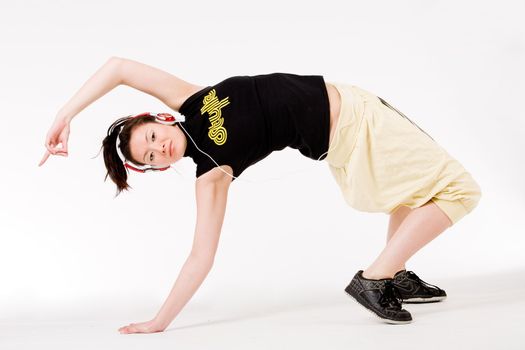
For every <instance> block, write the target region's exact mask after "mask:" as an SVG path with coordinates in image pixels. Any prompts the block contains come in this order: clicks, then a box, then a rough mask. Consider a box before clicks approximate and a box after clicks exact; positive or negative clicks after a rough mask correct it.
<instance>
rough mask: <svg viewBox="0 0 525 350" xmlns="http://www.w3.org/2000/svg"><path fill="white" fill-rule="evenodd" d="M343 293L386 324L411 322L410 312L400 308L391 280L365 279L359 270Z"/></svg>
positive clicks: (397, 295)
mask: <svg viewBox="0 0 525 350" xmlns="http://www.w3.org/2000/svg"><path fill="white" fill-rule="evenodd" d="M345 292H346V293H347V294H348V295H350V296H351V297H352V298H354V299H355V300H356V301H357V302H358V303H359V304H361V305H363V306H364V307H366V308H367V309H368V310H369V311H371V312H373V313H374V314H376V315H377V316H378V317H379V318H381V319H382V320H383V321H385V322H387V323H394V324H403V323H410V322H411V321H412V316H411V315H410V312H408V311H407V310H405V309H402V308H401V302H400V298H399V294H398V292H397V290H396V287H395V286H394V284H393V283H392V278H383V279H379V280H372V279H367V278H364V277H363V271H362V270H359V271H358V272H357V273H356V274H355V276H354V278H353V279H352V281H350V284H349V285H348V286H347V287H346V288H345Z"/></svg>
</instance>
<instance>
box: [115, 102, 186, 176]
mask: <svg viewBox="0 0 525 350" xmlns="http://www.w3.org/2000/svg"><path fill="white" fill-rule="evenodd" d="M145 115H149V116H152V117H155V121H156V122H157V123H160V124H164V125H175V124H176V123H179V122H183V121H185V118H184V116H183V115H181V116H180V117H178V118H175V117H174V116H172V115H171V114H169V113H150V112H145V113H141V114H137V115H134V116H130V117H128V119H127V120H126V122H128V121H129V120H131V119H134V118H138V117H143V116H145ZM126 122H124V123H123V124H122V125H120V129H119V131H118V135H117V141H116V146H117V147H116V148H117V154H118V156H119V158H120V160H121V161H122V164H124V167H126V168H127V169H131V170H134V171H137V172H139V173H145V172H146V171H148V170H151V171H164V170H168V169H169V168H170V167H171V166H167V167H156V166H153V165H151V166H150V165H143V166H140V165H137V164H133V163H132V162H131V161H129V160H127V159H126V157H124V155H123V154H122V151H121V150H120V132H121V131H122V128H123V127H124V125H125V124H126Z"/></svg>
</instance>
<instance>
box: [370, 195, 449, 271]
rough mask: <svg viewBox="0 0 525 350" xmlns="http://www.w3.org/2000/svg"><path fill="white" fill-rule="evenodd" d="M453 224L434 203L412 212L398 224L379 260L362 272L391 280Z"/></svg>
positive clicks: (429, 202)
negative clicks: (409, 260) (414, 256)
mask: <svg viewBox="0 0 525 350" xmlns="http://www.w3.org/2000/svg"><path fill="white" fill-rule="evenodd" d="M451 225H452V222H451V221H450V219H449V218H448V216H447V215H446V214H445V213H444V212H443V211H442V210H441V209H440V208H439V207H438V206H437V205H436V204H435V203H434V202H432V201H428V202H427V203H426V204H424V205H422V206H421V207H419V208H415V209H412V210H411V211H410V213H409V214H408V215H407V216H406V217H405V219H404V220H403V221H402V222H401V224H399V227H398V228H397V230H395V232H394V233H392V234H390V233H389V238H390V239H389V240H388V243H387V245H386V247H385V248H384V249H383V251H382V252H381V254H379V256H378V257H377V259H376V260H375V261H374V262H373V263H372V265H370V266H369V267H368V269H366V270H365V271H364V272H363V277H365V278H371V279H379V278H392V277H393V276H394V274H395V273H396V272H397V271H399V270H402V269H403V268H404V266H405V263H406V261H407V260H408V259H409V258H410V257H411V256H412V255H414V254H415V253H416V252H417V251H418V250H419V249H421V248H423V247H424V246H425V245H426V244H427V243H429V242H430V241H431V240H433V239H434V238H436V237H437V236H438V235H439V234H440V233H442V232H443V231H445V229H447V228H448V227H450V226H451Z"/></svg>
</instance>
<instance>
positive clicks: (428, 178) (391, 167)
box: [325, 82, 481, 224]
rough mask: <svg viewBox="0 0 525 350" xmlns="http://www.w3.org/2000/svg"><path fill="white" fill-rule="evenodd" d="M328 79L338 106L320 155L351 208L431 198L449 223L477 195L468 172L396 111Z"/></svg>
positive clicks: (391, 206) (377, 208) (386, 208)
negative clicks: (323, 154) (337, 96)
mask: <svg viewBox="0 0 525 350" xmlns="http://www.w3.org/2000/svg"><path fill="white" fill-rule="evenodd" d="M330 84H333V85H334V86H335V87H336V88H337V90H338V91H339V94H340V95H341V111H340V113H339V120H338V122H337V126H336V130H335V133H334V138H333V140H332V142H331V144H330V147H329V150H328V155H327V156H326V158H325V160H326V161H327V162H328V165H329V167H330V170H331V172H332V174H333V176H334V178H335V180H336V182H337V184H338V185H339V187H340V188H341V191H342V193H343V197H344V199H345V201H346V203H348V205H350V206H351V207H352V208H354V209H356V210H360V211H365V212H383V213H386V214H391V213H393V212H394V211H395V210H396V209H398V208H399V207H400V206H407V207H409V208H418V207H420V206H422V205H424V204H425V203H427V202H428V201H429V200H431V201H433V202H434V203H436V204H437V205H438V206H439V207H440V208H441V209H442V210H443V212H445V214H446V215H447V216H448V217H449V218H450V220H451V222H452V224H455V223H456V222H458V221H459V220H460V219H461V218H462V217H463V216H465V215H466V214H468V213H470V212H471V211H472V210H473V209H474V207H476V205H477V204H478V202H479V200H480V198H481V189H480V187H479V185H478V184H477V183H476V181H474V179H473V178H472V176H471V174H470V173H469V172H468V171H467V170H466V169H465V168H464V167H463V166H462V165H461V164H460V163H459V162H458V161H457V160H456V159H455V158H453V157H452V156H451V155H450V154H448V153H447V152H446V151H445V150H444V149H443V148H442V147H441V146H440V145H439V144H438V143H437V142H436V141H434V140H433V139H432V138H431V137H430V136H429V135H428V134H427V133H426V132H424V131H423V130H422V129H420V128H419V127H418V126H417V125H415V124H414V123H413V122H412V121H410V120H409V119H408V118H407V117H406V116H404V115H403V114H402V113H401V112H399V111H397V110H396V109H395V108H394V107H392V106H390V105H389V104H388V102H386V101H384V103H383V102H382V100H381V99H380V98H379V97H378V96H376V95H374V94H372V93H370V92H368V91H366V90H363V89H361V88H359V87H357V86H354V85H348V84H343V83H334V82H330Z"/></svg>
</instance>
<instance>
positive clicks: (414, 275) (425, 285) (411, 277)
mask: <svg viewBox="0 0 525 350" xmlns="http://www.w3.org/2000/svg"><path fill="white" fill-rule="evenodd" d="M407 277H408V278H410V279H413V280H415V281H417V282H419V284H420V285H421V286H423V288H425V289H427V290H429V289H430V288H429V287H434V288H436V289H437V290H439V291H440V290H441V288H439V287H438V286H435V285H433V284H430V283H427V282H425V281H423V280H422V279H421V278H419V276H418V275H416V274H415V272H413V271H407Z"/></svg>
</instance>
